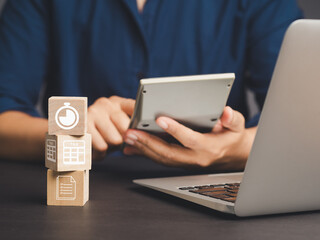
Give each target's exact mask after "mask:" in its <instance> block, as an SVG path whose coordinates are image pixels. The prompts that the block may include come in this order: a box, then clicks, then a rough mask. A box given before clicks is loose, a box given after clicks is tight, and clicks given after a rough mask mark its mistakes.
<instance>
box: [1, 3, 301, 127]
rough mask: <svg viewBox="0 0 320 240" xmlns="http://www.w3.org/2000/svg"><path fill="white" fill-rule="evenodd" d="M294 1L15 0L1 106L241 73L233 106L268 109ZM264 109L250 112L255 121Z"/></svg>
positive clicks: (7, 17)
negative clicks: (140, 1)
mask: <svg viewBox="0 0 320 240" xmlns="http://www.w3.org/2000/svg"><path fill="white" fill-rule="evenodd" d="M300 17H301V12H300V10H299V8H298V7H297V5H296V2H295V1H294V0H259V1H257V0H148V1H147V3H146V5H145V7H144V10H143V13H142V14H140V13H139V12H138V10H137V6H136V1H135V0H105V1H103V0H91V1H89V0H82V1H81V0H53V1H47V0H29V1H26V0H24V1H10V0H9V1H8V3H7V4H6V5H5V7H4V10H3V14H2V16H1V20H0V112H4V111H7V110H19V111H23V112H26V113H28V114H31V115H33V116H37V115H39V113H38V112H37V111H36V108H35V106H36V104H37V101H38V99H39V93H40V92H41V91H40V90H41V89H44V91H43V96H42V99H43V104H42V106H43V111H44V112H45V113H46V112H47V99H48V97H50V96H52V95H65V96H87V97H88V100H89V104H92V103H93V102H94V101H95V100H96V99H97V98H99V97H103V96H105V97H109V96H112V95H119V96H123V97H128V98H135V95H136V91H137V88H138V84H139V79H141V78H146V77H163V76H179V75H194V74H209V73H225V72H234V73H235V74H236V80H235V83H234V86H233V89H232V91H231V94H230V97H229V100H228V105H229V106H231V107H232V108H234V109H236V110H238V111H240V112H241V113H243V115H244V116H245V117H246V118H248V107H247V104H246V95H245V89H246V88H248V89H251V90H252V91H253V92H254V93H255V96H256V100H257V102H258V104H259V106H260V107H262V105H263V102H264V99H265V96H266V92H267V89H268V85H269V81H270V79H271V75H272V71H273V68H274V65H275V62H276V58H277V55H278V51H279V48H280V45H281V42H282V39H283V36H284V33H285V30H286V29H287V27H288V25H289V24H290V23H291V22H292V21H294V20H295V19H297V18H300ZM255 124H257V117H255V118H254V119H251V120H249V119H247V126H254V125H255Z"/></svg>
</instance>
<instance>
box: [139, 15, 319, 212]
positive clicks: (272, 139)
mask: <svg viewBox="0 0 320 240" xmlns="http://www.w3.org/2000/svg"><path fill="white" fill-rule="evenodd" d="M319 43H320V21H319V20H298V21H295V22H294V23H292V24H291V26H290V27H289V28H288V30H287V32H286V34H285V37H284V40H283V43H282V47H281V50H280V53H279V57H278V60H277V64H276V67H275V70H274V73H273V77H272V81H271V84H270V87H269V91H268V94H267V98H266V101H265V104H264V107H263V111H262V113H261V117H260V121H259V125H258V131H257V134H256V137H255V140H254V143H253V146H252V149H251V153H250V156H249V158H248V161H247V164H246V167H245V170H244V172H243V173H228V174H211V175H198V176H186V177H170V178H158V179H143V180H134V182H135V183H136V184H139V185H142V186H145V187H148V188H152V189H155V190H158V191H162V192H164V193H167V194H171V195H173V196H176V197H179V198H183V199H185V200H188V201H192V202H194V203H197V204H200V205H203V206H206V207H208V208H212V209H215V210H218V211H221V212H225V213H230V214H235V215H237V216H241V217H242V216H254V215H264V214H278V213H288V212H300V211H312V210H319V209H320V187H319V185H320V44H319Z"/></svg>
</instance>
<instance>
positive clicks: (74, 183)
mask: <svg viewBox="0 0 320 240" xmlns="http://www.w3.org/2000/svg"><path fill="white" fill-rule="evenodd" d="M48 120H49V121H48V122H49V126H48V134H47V136H46V144H45V165H46V167H47V168H49V169H48V172H47V204H48V205H60V206H83V205H84V204H85V203H86V202H87V201H88V200H89V170H90V169H91V135H90V134H88V133H87V98H85V97H51V98H49V119H48Z"/></svg>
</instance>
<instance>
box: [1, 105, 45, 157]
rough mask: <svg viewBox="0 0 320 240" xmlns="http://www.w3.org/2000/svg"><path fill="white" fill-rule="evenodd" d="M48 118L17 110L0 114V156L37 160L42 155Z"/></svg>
mask: <svg viewBox="0 0 320 240" xmlns="http://www.w3.org/2000/svg"><path fill="white" fill-rule="evenodd" d="M47 131H48V120H47V119H43V118H36V117H32V116H30V115H28V114H25V113H22V112H18V111H8V112H4V113H1V114H0V158H2V159H12V160H23V161H30V160H33V161H35V160H37V161H40V160H41V159H43V157H44V142H45V133H46V132H47Z"/></svg>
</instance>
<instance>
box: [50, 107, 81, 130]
mask: <svg viewBox="0 0 320 240" xmlns="http://www.w3.org/2000/svg"><path fill="white" fill-rule="evenodd" d="M55 120H56V123H57V125H58V126H59V127H61V128H62V129H65V130H70V129H72V128H74V127H75V126H77V124H78V122H79V113H78V111H77V110H76V109H75V108H74V107H71V106H70V103H68V102H65V103H64V106H62V107H60V108H59V109H58V111H57V112H56V116H55Z"/></svg>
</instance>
